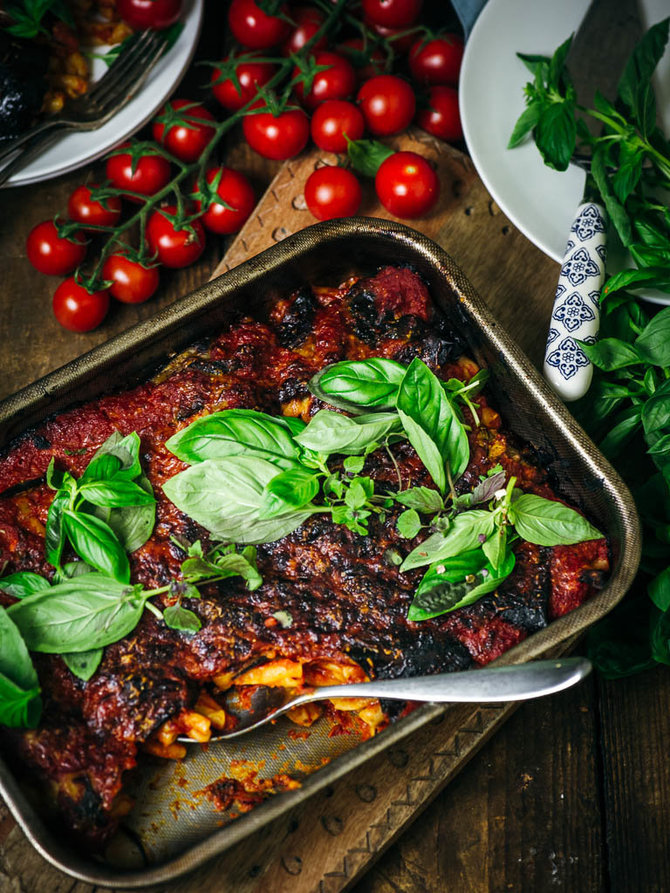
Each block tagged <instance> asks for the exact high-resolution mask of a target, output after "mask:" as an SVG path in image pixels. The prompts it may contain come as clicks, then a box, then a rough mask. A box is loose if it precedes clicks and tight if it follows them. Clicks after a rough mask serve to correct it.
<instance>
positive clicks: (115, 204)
mask: <svg viewBox="0 0 670 893" xmlns="http://www.w3.org/2000/svg"><path fill="white" fill-rule="evenodd" d="M95 188H96V187H95V186H94V185H91V186H85V185H82V186H77V188H76V189H75V191H74V192H73V193H72V195H71V196H70V198H69V199H68V203H67V215H68V217H69V218H70V220H75V221H76V222H77V223H81V224H82V226H84V227H86V226H87V225H89V226H116V224H117V223H118V222H119V218H120V217H121V199H120V198H119V197H118V195H110V196H109V198H106V199H105V200H104V201H103V202H100V201H95V200H94V199H92V198H91V190H92V189H95Z"/></svg>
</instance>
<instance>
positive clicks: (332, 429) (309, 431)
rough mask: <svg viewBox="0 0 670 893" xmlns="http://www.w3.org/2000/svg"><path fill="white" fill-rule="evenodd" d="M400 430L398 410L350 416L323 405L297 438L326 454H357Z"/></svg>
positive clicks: (303, 444) (305, 445)
mask: <svg viewBox="0 0 670 893" xmlns="http://www.w3.org/2000/svg"><path fill="white" fill-rule="evenodd" d="M399 430H401V425H400V420H399V419H398V416H397V415H396V414H395V413H391V412H371V413H365V414H364V415H359V416H355V417H353V418H349V416H345V415H342V414H341V413H339V412H333V411H332V410H330V409H320V410H319V411H318V412H317V413H316V415H314V416H313V417H312V419H311V420H310V423H309V424H308V425H307V427H306V428H305V430H304V431H303V432H302V433H301V434H298V435H297V436H296V438H295V440H296V442H297V443H299V444H300V445H301V446H304V447H307V449H310V450H315V451H316V452H318V453H322V454H324V455H326V456H327V455H330V454H331V453H345V454H346V453H349V454H355V453H360V452H361V451H362V450H364V449H365V448H366V447H368V446H371V445H374V444H377V443H379V442H380V441H383V440H384V439H385V438H386V437H388V435H389V434H393V433H395V432H397V431H399Z"/></svg>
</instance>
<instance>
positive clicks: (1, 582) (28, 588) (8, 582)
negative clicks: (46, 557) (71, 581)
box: [0, 571, 51, 598]
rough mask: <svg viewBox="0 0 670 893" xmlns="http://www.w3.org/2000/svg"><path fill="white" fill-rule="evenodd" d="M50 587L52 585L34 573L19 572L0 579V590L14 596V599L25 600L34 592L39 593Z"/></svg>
mask: <svg viewBox="0 0 670 893" xmlns="http://www.w3.org/2000/svg"><path fill="white" fill-rule="evenodd" d="M50 586H51V583H49V581H48V580H47V579H46V578H45V577H41V576H40V575H39V574H34V573H33V572H32V571H17V572H16V573H15V574H7V576H6V577H0V589H2V591H3V592H8V593H9V594H10V595H13V596H14V598H25V597H26V596H27V595H32V594H33V592H39V591H40V589H49V588H50Z"/></svg>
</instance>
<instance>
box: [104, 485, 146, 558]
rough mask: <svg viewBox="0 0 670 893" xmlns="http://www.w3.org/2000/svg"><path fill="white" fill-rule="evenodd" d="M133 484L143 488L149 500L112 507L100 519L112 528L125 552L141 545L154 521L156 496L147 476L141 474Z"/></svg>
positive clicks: (144, 541) (132, 550)
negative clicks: (141, 503)
mask: <svg viewBox="0 0 670 893" xmlns="http://www.w3.org/2000/svg"><path fill="white" fill-rule="evenodd" d="M135 485H136V486H138V487H140V488H141V489H142V490H144V491H145V493H146V494H147V495H148V496H149V497H150V500H148V501H147V502H146V503H145V504H144V505H130V506H123V507H119V508H113V509H111V511H109V512H107V514H106V517H105V518H103V519H102V520H105V521H106V522H107V523H108V524H109V526H110V527H111V528H112V530H113V531H114V533H115V534H116V536H117V537H118V539H119V541H120V543H121V545H122V546H123V548H124V549H125V550H126V552H134V551H135V550H136V549H139V548H140V546H143V545H144V544H145V543H146V541H147V540H148V539H149V537H150V536H151V534H152V532H153V529H154V525H155V523H156V498H155V496H154V491H153V487H152V486H151V483H150V482H149V478H148V477H147V476H146V475H145V474H141V475H140V477H139V478H137V481H136V484H135ZM96 514H97V513H96Z"/></svg>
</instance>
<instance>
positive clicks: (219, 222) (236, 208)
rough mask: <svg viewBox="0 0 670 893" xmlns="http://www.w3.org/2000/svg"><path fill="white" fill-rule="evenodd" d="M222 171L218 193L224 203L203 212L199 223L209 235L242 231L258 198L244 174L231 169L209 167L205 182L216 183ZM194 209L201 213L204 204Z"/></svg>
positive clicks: (197, 204) (200, 203) (217, 203)
mask: <svg viewBox="0 0 670 893" xmlns="http://www.w3.org/2000/svg"><path fill="white" fill-rule="evenodd" d="M219 172H221V179H220V180H219V185H218V186H217V187H216V194H217V195H218V196H219V198H220V199H221V202H223V204H221V203H219V202H214V204H211V205H210V206H209V207H208V208H207V209H206V210H205V211H204V213H203V215H202V217H201V218H200V220H201V221H202V223H203V225H204V226H205V228H206V229H208V230H209V231H210V232H213V233H218V234H219V235H228V234H229V233H236V232H237V231H238V230H240V229H242V226H243V225H244V222H245V221H246V219H247V218H248V217H249V215H250V214H251V212H252V211H253V209H254V206H255V205H256V197H255V195H254V190H253V187H252V185H251V183H250V182H249V181H248V180H247V178H246V177H245V176H244V174H242V173H240V171H234V170H232V169H231V168H229V167H213V168H210V170H208V171H207V173H206V175H205V179H206V180H207V182H208V183H213V182H214V180H215V178H216V177H217V175H218V174H219ZM226 205H228V207H226ZM195 206H196V208H197V209H198V211H200V210H202V208H203V202H202V201H201V200H200V199H198V200H196V203H195Z"/></svg>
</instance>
